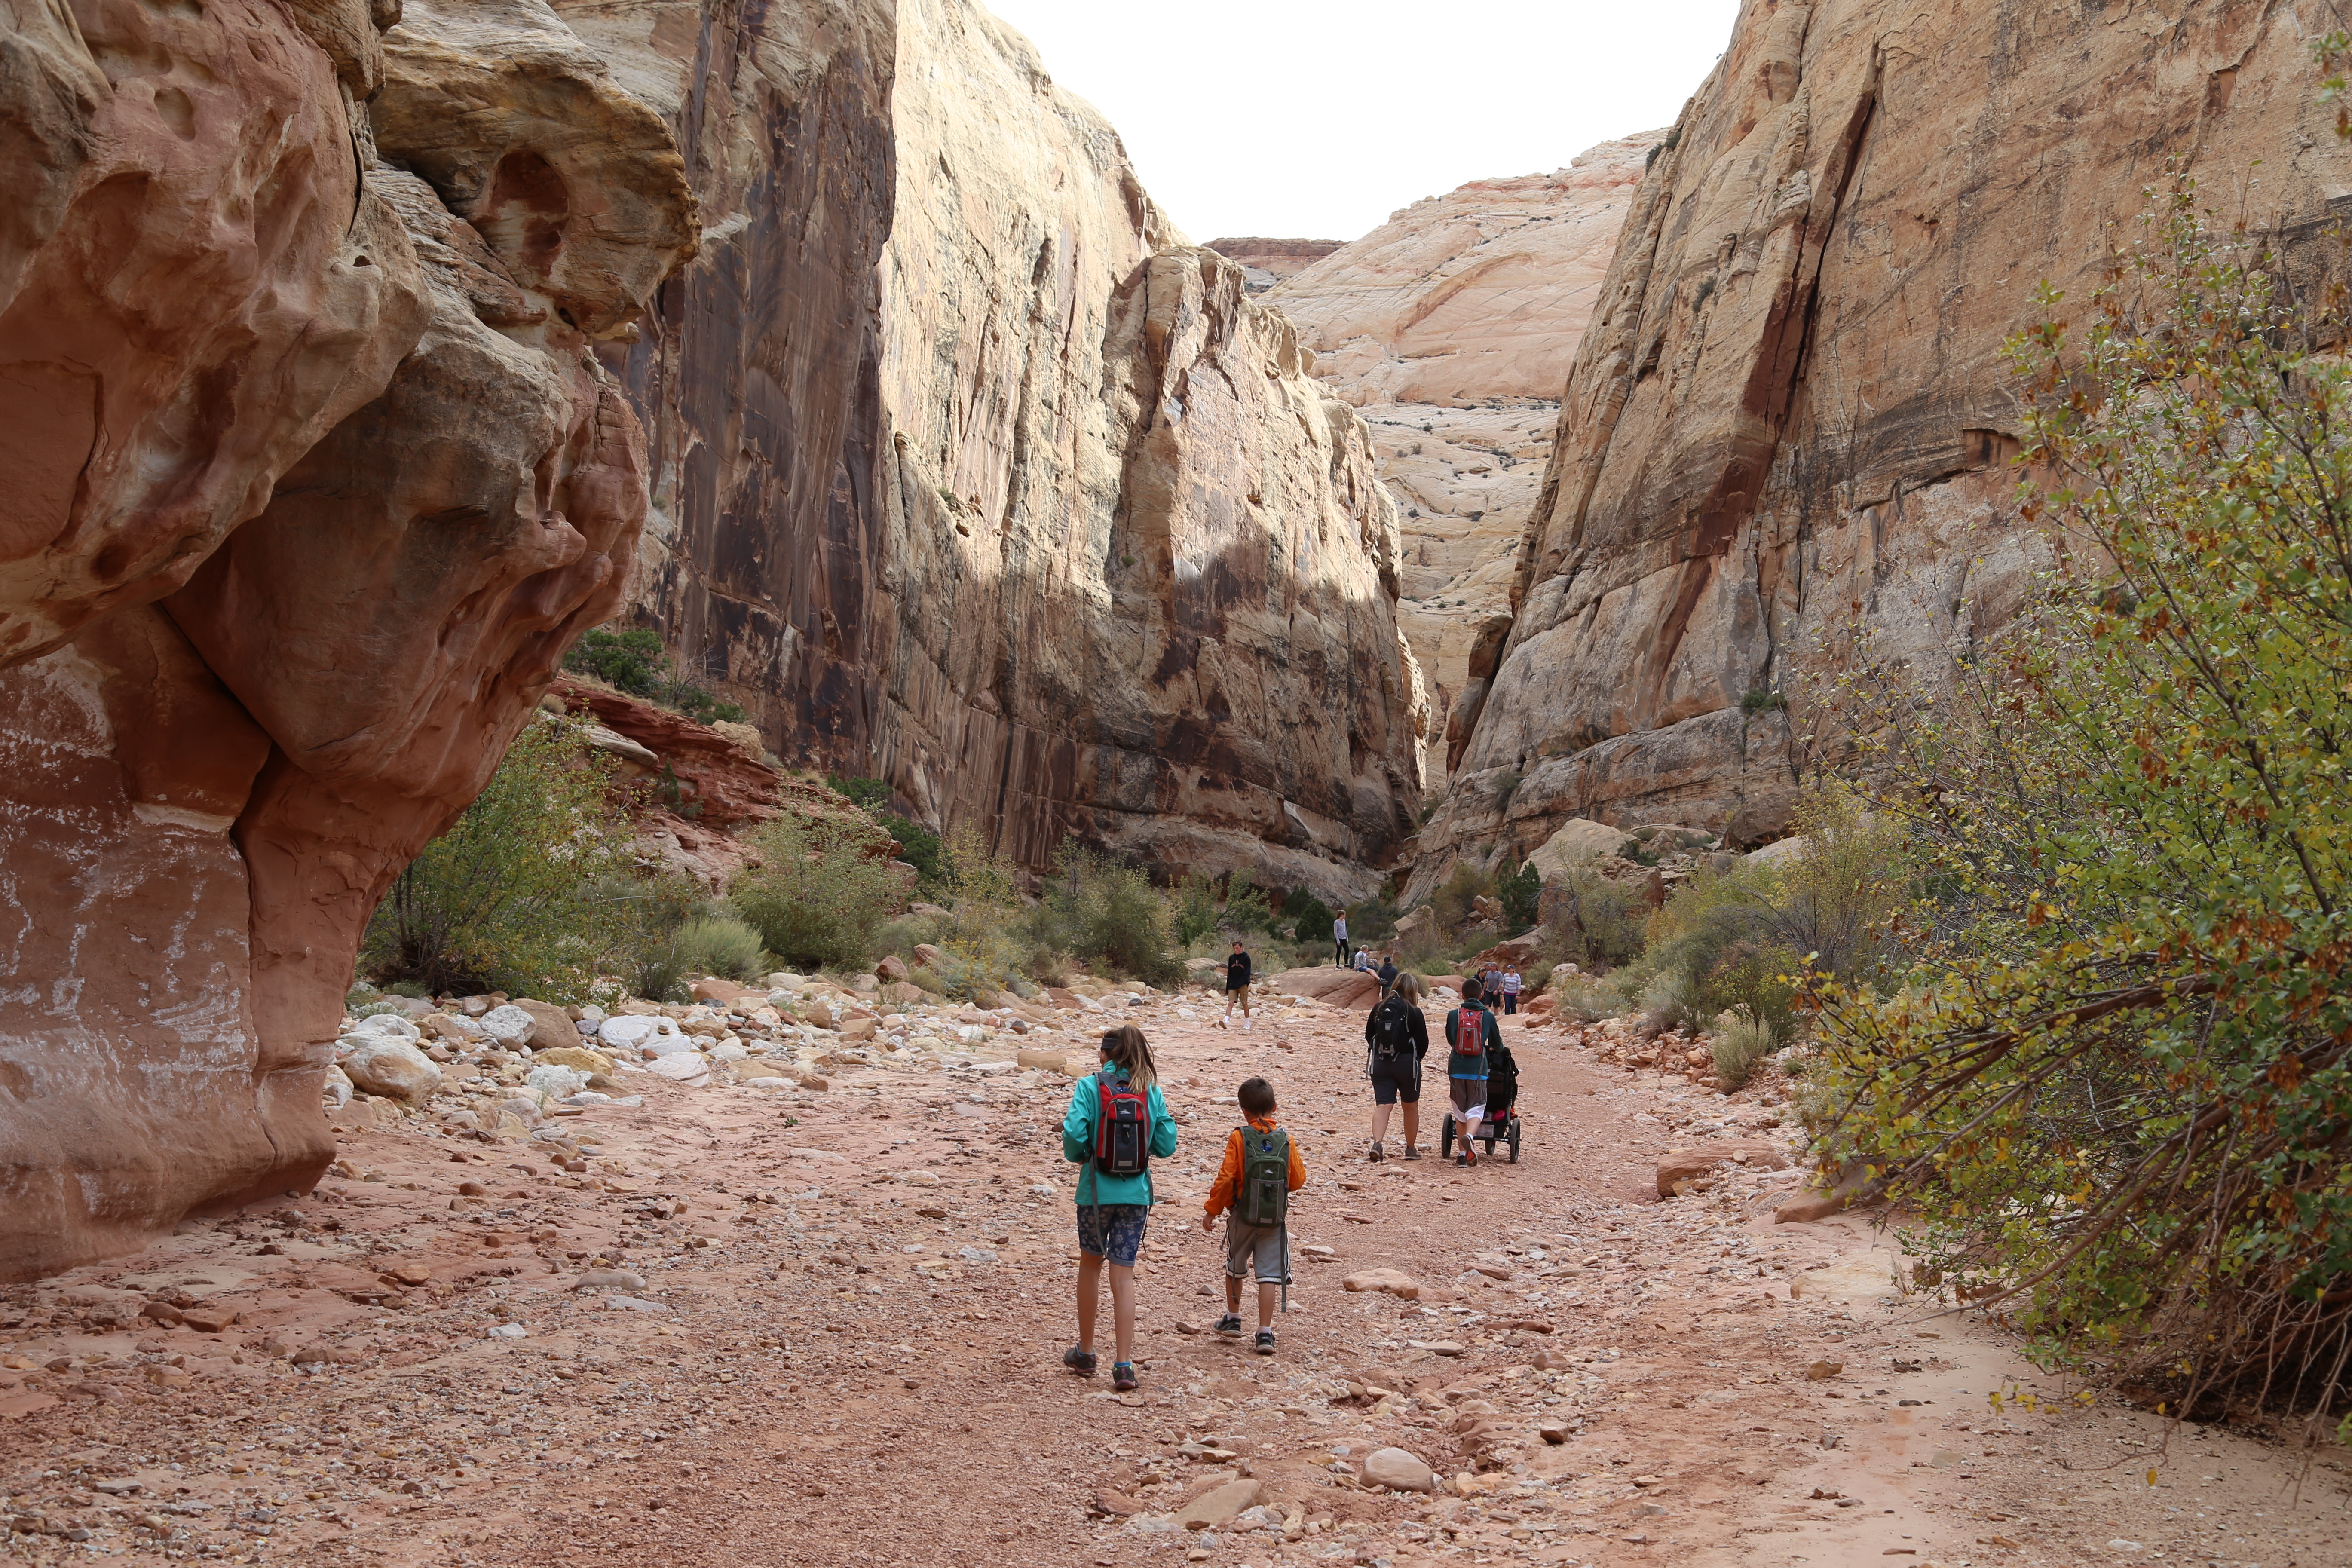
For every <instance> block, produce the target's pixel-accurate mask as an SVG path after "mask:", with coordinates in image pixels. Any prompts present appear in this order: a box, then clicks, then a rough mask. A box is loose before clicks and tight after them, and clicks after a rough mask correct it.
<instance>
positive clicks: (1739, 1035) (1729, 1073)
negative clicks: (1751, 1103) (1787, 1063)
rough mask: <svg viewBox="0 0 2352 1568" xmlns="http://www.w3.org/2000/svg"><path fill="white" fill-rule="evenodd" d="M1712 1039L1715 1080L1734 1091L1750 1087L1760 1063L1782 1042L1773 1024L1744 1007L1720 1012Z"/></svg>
mask: <svg viewBox="0 0 2352 1568" xmlns="http://www.w3.org/2000/svg"><path fill="white" fill-rule="evenodd" d="M1713 1043H1714V1047H1715V1078H1716V1081H1717V1083H1718V1084H1720V1085H1721V1086H1722V1087H1723V1088H1724V1089H1728V1090H1732V1091H1734V1092H1737V1091H1738V1090H1739V1089H1745V1088H1747V1087H1748V1079H1751V1078H1753V1077H1755V1076H1756V1068H1757V1067H1758V1066H1759V1064H1760V1063H1761V1062H1762V1061H1763V1060H1764V1058H1766V1057H1769V1056H1770V1055H1771V1054H1772V1053H1773V1052H1774V1051H1775V1050H1777V1049H1779V1048H1780V1040H1779V1039H1778V1037H1775V1036H1774V1034H1773V1032H1772V1026H1770V1025H1769V1024H1767V1023H1765V1022H1763V1021H1762V1020H1761V1019H1759V1018H1758V1017H1757V1016H1755V1014H1753V1013H1751V1012H1749V1011H1748V1009H1746V1008H1744V1007H1735V1008H1732V1009H1730V1010H1729V1011H1728V1012H1725V1013H1722V1014H1719V1015H1718V1016H1717V1018H1716V1020H1715V1037H1714V1042H1713Z"/></svg>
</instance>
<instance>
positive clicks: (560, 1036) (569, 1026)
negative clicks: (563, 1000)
mask: <svg viewBox="0 0 2352 1568" xmlns="http://www.w3.org/2000/svg"><path fill="white" fill-rule="evenodd" d="M507 1006H509V1007H511V1008H513V1009H514V1010H515V1011H516V1012H518V1013H524V1014H528V1015H529V1016H530V1022H531V1030H530V1040H529V1041H528V1042H527V1043H528V1044H529V1045H530V1046H531V1047H534V1048H535V1049H538V1050H541V1051H550V1050H559V1049H562V1047H566V1046H576V1045H578V1044H579V1043H580V1026H579V1025H577V1024H575V1023H573V1022H572V1015H571V1014H569V1013H567V1012H565V1011H564V1010H563V1009H562V1008H561V1007H558V1006H557V1005H555V1004H553V1003H552V1002H535V1001H533V1000H531V998H530V997H528V996H518V997H516V998H515V999H514V1000H513V1001H511V1002H509V1003H508V1004H507ZM502 1010H503V1009H502ZM488 1022H489V1020H488V1019H487V1018H485V1019H484V1020H483V1024H484V1026H488ZM493 1032H495V1031H493Z"/></svg>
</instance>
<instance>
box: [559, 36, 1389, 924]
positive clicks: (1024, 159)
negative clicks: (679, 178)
mask: <svg viewBox="0 0 2352 1568" xmlns="http://www.w3.org/2000/svg"><path fill="white" fill-rule="evenodd" d="M562 8H563V9H564V10H565V12H566V14H567V15H569V16H572V18H573V19H574V20H575V21H576V22H577V23H578V25H579V26H581V27H582V28H583V31H584V32H585V33H586V35H587V36H588V37H592V38H594V39H597V40H598V41H599V42H600V45H601V46H602V47H606V48H607V49H608V50H610V51H611V52H612V53H613V55H614V58H616V59H622V60H625V61H627V62H628V64H627V65H626V66H625V68H624V69H623V71H622V74H623V76H624V77H625V79H629V80H632V81H636V80H639V79H643V80H645V81H646V82H647V83H648V84H650V85H648V86H647V87H646V89H645V90H646V92H647V93H648V94H649V95H651V96H653V97H655V98H656V99H657V100H661V101H663V102H665V103H667V105H669V106H670V107H669V112H670V113H671V114H672V116H673V119H674V122H675V123H676V124H677V128H678V132H679V140H680V142H681V144H683V145H685V146H686V147H688V150H689V165H690V172H691V177H692V178H693V180H694V182H695V184H696V188H697V190H698V193H699V194H700V195H701V197H702V201H703V205H704V208H705V211H706V214H707V219H706V221H707V222H708V223H709V232H708V234H707V236H706V252H705V257H704V259H703V260H702V261H701V262H700V263H698V265H697V266H696V267H695V268H692V269H690V270H689V271H688V273H686V274H685V275H684V276H682V277H681V278H680V279H678V280H677V282H676V283H674V284H673V285H672V286H671V288H670V289H668V290H667V291H666V292H665V293H664V295H663V296H662V298H661V300H659V301H658V303H657V306H656V310H654V311H653V312H651V314H650V318H649V322H648V330H647V331H646V337H645V341H644V342H641V343H639V344H637V345H636V346H635V347H634V348H631V349H629V350H627V351H625V358H624V357H623V356H622V355H621V354H619V353H615V355H614V363H618V364H620V365H621V366H622V370H623V374H624V377H625V381H626V383H627V384H628V385H629V386H630V387H631V389H632V392H633V394H634V395H635V396H636V397H637V398H638V399H639V400H640V405H641V406H642V407H644V408H645V409H646V414H647V423H648V424H649V425H650V426H651V427H652V430H653V439H654V448H653V451H654V456H653V462H654V467H655V472H656V509H657V511H658V512H659V513H660V514H661V515H660V516H659V517H658V518H657V519H656V525H655V532H656V536H657V538H658V539H659V540H660V542H661V543H662V546H663V550H664V553H663V555H662V557H661V559H660V562H659V565H658V569H657V570H656V572H654V573H652V574H649V576H648V578H647V580H646V586H645V590H644V594H643V598H642V603H643V605H644V607H645V610H646V613H647V614H648V615H650V616H652V617H653V618H655V619H656V620H657V621H658V622H659V623H660V624H661V625H662V626H663V627H664V629H665V631H666V634H667V637H669V639H670V641H671V643H672V645H673V646H674V647H677V648H678V649H680V650H681V652H682V654H683V655H684V656H685V658H687V659H688V661H689V662H691V663H693V664H694V665H695V666H696V667H698V668H700V669H701V670H703V671H704V672H705V673H706V674H707V675H708V676H709V678H711V679H713V680H715V681H716V682H717V683H718V684H719V686H720V688H721V689H724V690H725V691H726V692H727V693H728V694H729V695H730V696H731V697H733V698H735V699H736V700H739V701H740V702H742V703H743V704H744V706H745V707H746V708H747V709H749V710H751V712H752V714H753V716H754V719H755V721H757V722H758V723H759V725H760V727H761V731H762V733H763V734H764V735H765V736H766V737H767V739H768V741H769V742H770V744H772V746H773V747H774V748H775V749H776V751H777V752H779V753H780V754H782V755H783V756H785V757H787V758H789V759H793V760H796V761H802V762H806V763H814V764H818V765H823V766H828V767H838V768H845V769H849V770H853V771H857V772H871V773H876V774H877V775H879V776H882V777H885V778H887V780H888V781H889V782H890V784H892V786H893V787H894V789H895V790H896V791H897V792H898V795H899V796H900V797H901V798H902V799H904V800H905V801H906V802H908V805H910V806H911V807H912V809H913V810H914V811H915V812H917V813H918V814H919V815H920V816H924V817H926V818H928V819H929V820H932V821H934V822H937V823H939V824H940V825H941V826H950V827H952V826H962V825H969V826H977V827H980V828H982V830H984V831H986V832H988V833H990V834H992V836H993V837H994V839H995V842H996V844H997V847H999V848H1001V849H1002V850H1003V851H1004V852H1006V853H1008V854H1010V855H1012V856H1013V857H1015V858H1018V859H1020V860H1022V861H1024V862H1025V863H1027V864H1030V865H1033V866H1038V865H1043V864H1045V862H1046V861H1047V860H1048V859H1049V858H1050V857H1051V855H1052V853H1053V850H1054V847H1055V845H1056V844H1057V843H1058V842H1059V841H1060V840H1061V839H1062V838H1063V837H1065V836H1066V835H1076V836H1077V837H1081V838H1083V839H1086V840H1088V841H1091V842H1094V843H1097V844H1101V845H1105V846H1108V847H1112V848H1114V849H1118V850H1120V851H1122V852H1128V853H1132V854H1135V855H1137V856H1139V857H1142V858H1148V859H1149V860H1150V861H1151V862H1152V863H1154V864H1155V865H1157V866H1159V867H1160V868H1163V869H1165V870H1167V871H1170V872H1178V871H1181V870H1185V869H1188V868H1202V869H1206V870H1211V871H1222V870H1226V869H1231V868H1237V867H1244V866H1246V867H1250V868H1255V870H1256V871H1257V872H1258V873H1259V874H1260V875H1261V876H1262V877H1263V878H1264V879H1267V880H1270V881H1273V882H1275V883H1277V884H1279V885H1282V886H1305V887H1309V888H1313V889H1316V890H1317V891H1318V892H1321V893H1323V894H1324V895H1325V896H1327V897H1338V896H1341V895H1346V896H1351V897H1352V896H1358V895H1360V894H1361V893H1362V892H1363V891H1364V890H1366V889H1368V888H1369V887H1370V882H1371V875H1370V872H1369V871H1368V870H1367V869H1366V866H1367V864H1368V863H1370V862H1371V861H1374V860H1376V859H1378V858H1380V857H1381V856H1382V855H1383V854H1384V853H1385V852H1386V851H1387V850H1388V849H1389V847H1391V846H1392V845H1393V844H1395V843H1396V842H1398V841H1399V840H1400V839H1401V838H1402V837H1404V835H1406V834H1407V833H1409V832H1410V831H1411V817H1412V811H1413V809H1414V807H1415V805H1416V802H1417V800H1418V797H1419V794H1420V785H1421V780H1420V774H1419V770H1418V751H1419V744H1418V742H1419V731H1420V729H1421V727H1422V726H1423V725H1424V724H1425V722H1426V718H1425V707H1424V705H1423V699H1422V695H1421V683H1420V677H1419V673H1418V671H1417V669H1416V668H1415V667H1414V665H1413V662H1412V656H1411V654H1410V652H1409V650H1408V649H1407V648H1406V647H1405V645H1404V643H1403V640H1402V637H1400V636H1399V634H1398V631H1397V626H1396V610H1395V599H1396V592H1397V583H1396V557H1397V549H1398V545H1397V538H1396V525H1395V514H1394V509H1393V508H1392V507H1391V504H1390V502H1389V500H1388V498H1387V496H1386V494H1385V492H1384V491H1383V490H1382V489H1381V486H1380V484H1379V482H1378V480H1377V478H1376V475H1375V471H1374V467H1373V460H1372V455H1371V449H1370V443H1369V440H1368V437H1367V435H1366V432H1365V428H1364V426H1363V424H1362V422H1361V421H1360V419H1359V418H1357V416H1355V415H1354V414H1353V412H1352V411H1350V410H1349V408H1348V406H1347V405H1345V404H1344V403H1341V402H1339V401H1338V400H1336V399H1333V398H1331V397H1330V396H1329V395H1328V393H1327V392H1326V391H1325V390H1324V389H1323V388H1321V387H1320V386H1318V384H1316V383H1315V382H1314V381H1313V380H1312V379H1311V378H1310V377H1309V376H1308V375H1307V372H1306V357H1305V356H1304V355H1303V354H1302V353H1300V351H1299V349H1298V347H1297V342H1296V341H1295V337H1294V334H1293V332H1292V331H1291V329H1290V326H1289V324H1288V323H1287V322H1286V321H1285V320H1284V319H1283V318H1282V317H1281V316H1280V315H1278V314H1276V313H1275V312H1273V311H1271V310H1266V309H1265V308H1264V307H1262V306H1260V305H1258V304H1256V303H1255V302H1254V301H1251V300H1248V299H1246V298H1245V297H1244V277H1243V273H1242V269H1241V268H1239V267H1238V266H1235V265H1234V264H1233V263H1232V262H1229V261H1227V260H1225V259H1224V258H1221V257H1218V256H1216V255H1215V254H1213V253H1212V252H1209V251H1206V250H1202V249H1198V248H1195V247H1191V246H1189V245H1187V244H1186V243H1185V242H1184V241H1183V239H1182V237H1181V236H1180V235H1178V234H1176V233H1175V232H1174V231H1173V229H1172V228H1171V226H1170V225H1169V224H1168V222H1167V220H1166V218H1165V217H1164V216H1161V214H1160V211H1159V209H1158V208H1157V207H1156V206H1154V205H1152V203H1151V200H1150V197H1149V196H1148V195H1146V194H1145V193H1144V191H1143V190H1142V188H1141V186H1140V185H1139V184H1138V183H1137V181H1136V178H1135V174H1134V172H1133V170H1132V169H1131V168H1130V167H1129V164H1128V162H1127V158H1126V155H1125V153H1124V151H1123V150H1122V149H1121V147H1120V145H1119V142H1118V136H1117V135H1116V133H1115V132H1113V131H1112V130H1111V128H1110V127H1109V126H1108V125H1107V124H1106V123H1105V122H1104V121H1102V119H1101V117H1100V116H1099V115H1097V114H1096V113H1095V111H1094V110H1092V109H1090V108H1088V107H1087V105H1086V104H1084V103H1081V102H1079V101H1078V100H1076V99H1073V98H1071V97H1070V96H1068V95H1067V94H1066V93H1064V92H1062V91H1061V90H1060V89H1057V88H1056V87H1055V86H1054V84H1053V82H1052V79H1050V78H1049V77H1048V76H1047V75H1046V73H1045V68H1044V66H1043V65H1042V63H1041V62H1040V61H1039V59H1038V58H1037V55H1036V52H1035V50H1034V48H1032V47H1031V46H1030V45H1029V43H1028V42H1027V40H1026V39H1024V38H1023V37H1020V35H1018V34H1017V33H1014V32H1013V31H1012V30H1011V29H1009V28H1007V27H1005V26H1003V24H1001V23H999V22H997V21H996V20H995V19H994V18H993V17H992V16H989V15H988V14H987V13H986V12H985V11H984V10H982V9H981V8H980V7H979V6H977V5H972V4H970V3H969V0H901V4H899V5H898V7H897V8H896V15H895V22H893V19H892V16H891V14H890V12H889V11H888V10H887V8H885V7H882V6H880V5H878V4H877V5H868V6H859V5H829V6H828V5H810V6H804V7H802V8H800V16H799V17H798V18H797V20H795V19H794V18H793V17H792V16H780V15H779V14H777V13H775V12H767V13H762V14H761V16H760V19H759V20H758V22H757V23H756V27H757V28H758V29H762V31H760V32H758V33H757V35H756V36H752V37H747V36H744V35H743V32H742V31H741V30H742V29H746V28H752V27H754V26H755V24H753V23H752V22H750V21H723V20H722V18H726V17H731V16H733V15H734V14H733V13H731V12H722V11H720V10H719V9H718V8H712V9H709V10H700V9H698V8H696V7H693V6H684V7H677V6H673V7H667V8H666V7H662V6H654V7H651V8H638V7H631V8H628V9H625V10H624V9H622V8H619V7H609V6H605V5H599V4H595V3H593V0H562ZM745 15H746V16H749V15H750V14H748V13H747V14H745ZM730 29H731V30H730ZM726 61H734V62H737V63H735V64H731V65H727V64H719V65H717V66H714V64H713V62H726ZM656 78H659V79H660V80H659V82H656ZM886 79H887V80H891V81H893V83H894V85H892V87H891V89H890V91H889V92H888V93H887V97H886V96H885V95H882V94H878V93H877V92H876V91H875V90H873V89H872V86H871V84H872V83H874V82H876V81H881V80H886ZM714 121H716V122H717V123H714ZM811 160H824V161H826V162H827V163H828V168H827V173H826V174H825V175H824V177H823V178H822V179H819V178H816V177H815V176H814V175H812V174H809V173H808V172H807V169H806V165H807V164H808V163H810V161H811ZM787 191H788V192H791V193H793V195H792V196H791V198H790V199H787V198H786V197H785V196H784V195H780V194H778V193H780V192H787ZM886 232H887V243H886V241H885V238H884V236H885V234H886ZM812 258H814V260H813V259H812ZM868 261H878V271H877V269H876V268H871V267H868V266H867V265H866V263H867V262H868ZM818 262H821V263H822V265H821V266H820V265H817V263H818ZM877 278H878V289H877V285H876V282H875V279H877ZM775 279H782V282H781V283H779V282H777V281H774V280H775ZM819 393H822V394H824V395H829V396H830V397H831V399H832V401H831V404H830V405H828V406H829V407H830V408H832V409H837V410H838V411H839V412H838V415H837V416H833V415H830V414H828V415H827V416H825V417H827V418H833V419H835V423H832V424H830V425H827V426H824V427H821V428H820V427H819V426H816V425H815V424H814V423H812V422H813V421H814V420H815V419H816V418H817V417H818V416H817V415H816V414H815V413H814V412H812V411H811V408H810V406H809V400H810V397H811V395H814V394H819ZM819 401H822V399H819Z"/></svg>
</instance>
